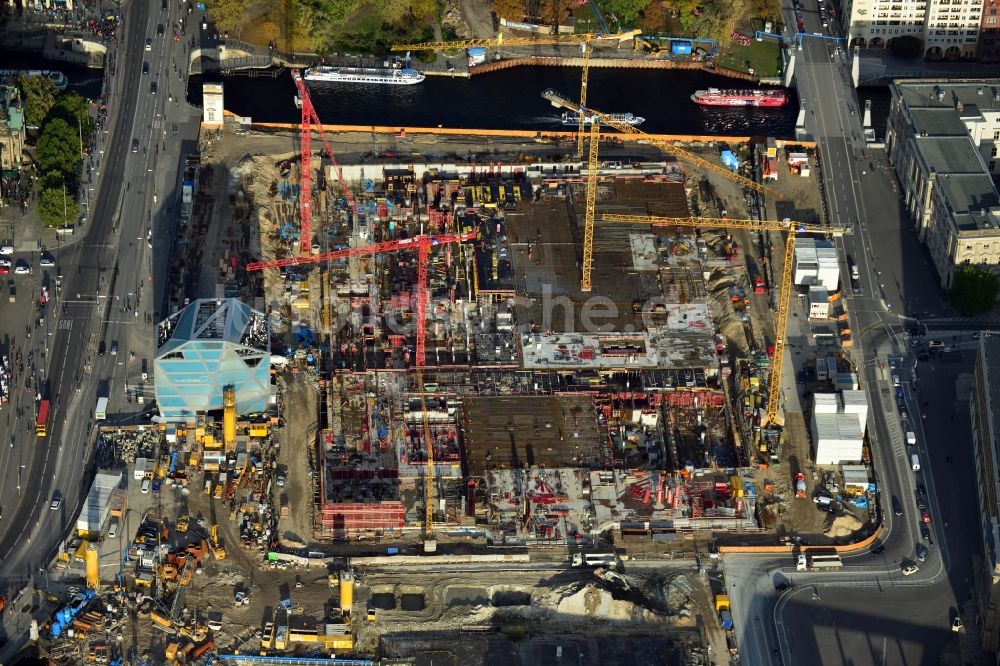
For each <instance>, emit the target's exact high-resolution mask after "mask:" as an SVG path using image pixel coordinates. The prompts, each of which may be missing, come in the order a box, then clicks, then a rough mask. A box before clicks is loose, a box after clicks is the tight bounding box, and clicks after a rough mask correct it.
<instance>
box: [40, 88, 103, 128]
mask: <svg viewBox="0 0 1000 666" xmlns="http://www.w3.org/2000/svg"><path fill="white" fill-rule="evenodd" d="M53 118H62V119H63V120H65V121H66V124H67V125H69V126H70V127H71V128H73V127H77V124H78V123H79V127H78V128H77V133H78V134H82V135H83V136H85V137H87V136H90V133H91V132H92V131H93V130H94V120H93V119H92V118H91V117H90V113H89V109H88V108H87V100H85V99H84V98H83V97H81V96H80V93H76V92H69V93H63V94H62V95H60V96H59V99H57V100H56V103H55V104H53V105H52V109H51V110H50V111H49V116H48V118H46V119H45V122H46V124H47V123H48V122H49V121H50V120H52V119H53ZM42 131H43V132H44V131H45V128H44V127H42Z"/></svg>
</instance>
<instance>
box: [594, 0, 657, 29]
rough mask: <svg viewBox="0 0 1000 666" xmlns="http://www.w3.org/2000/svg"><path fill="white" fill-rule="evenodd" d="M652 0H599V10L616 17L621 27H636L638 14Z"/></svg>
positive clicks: (639, 14)
mask: <svg viewBox="0 0 1000 666" xmlns="http://www.w3.org/2000/svg"><path fill="white" fill-rule="evenodd" d="M650 2H652V0H601V2H600V7H601V10H602V11H603V12H604V13H605V14H606V15H608V14H610V16H611V17H614V18H616V19H618V23H619V25H620V26H621V29H623V30H624V29H626V28H632V27H638V25H639V16H641V15H642V13H643V11H645V9H646V7H648V6H649V4H650Z"/></svg>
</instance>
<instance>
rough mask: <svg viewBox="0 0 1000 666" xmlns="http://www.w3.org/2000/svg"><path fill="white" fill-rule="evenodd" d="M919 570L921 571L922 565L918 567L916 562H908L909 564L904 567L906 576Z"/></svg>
mask: <svg viewBox="0 0 1000 666" xmlns="http://www.w3.org/2000/svg"><path fill="white" fill-rule="evenodd" d="M918 571H920V567H918V566H917V565H916V564H908V565H907V566H905V567H903V575H904V576H912V575H913V574H915V573H917V572H918Z"/></svg>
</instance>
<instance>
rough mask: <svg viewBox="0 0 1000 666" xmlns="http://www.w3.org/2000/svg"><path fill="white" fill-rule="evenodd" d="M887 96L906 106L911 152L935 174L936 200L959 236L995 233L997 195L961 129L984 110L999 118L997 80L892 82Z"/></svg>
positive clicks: (999, 213) (999, 209) (999, 218)
mask: <svg viewBox="0 0 1000 666" xmlns="http://www.w3.org/2000/svg"><path fill="white" fill-rule="evenodd" d="M892 91H893V97H894V99H895V98H898V99H900V100H901V101H902V102H903V103H904V104H905V105H906V109H907V115H908V117H909V119H910V122H912V125H913V140H914V146H915V149H916V152H917V154H918V156H919V158H920V160H921V161H922V162H923V164H925V165H926V166H927V168H928V169H929V170H931V171H933V172H934V173H935V174H937V186H936V188H937V189H936V192H937V196H938V197H939V198H940V200H942V201H943V202H944V204H945V205H946V206H947V207H948V209H949V210H950V211H951V213H952V218H953V219H954V221H955V225H956V226H957V228H958V230H959V231H964V232H984V231H985V232H988V231H995V230H1000V194H998V192H997V188H996V185H995V184H994V182H993V178H992V177H991V176H990V174H989V172H988V170H987V168H986V164H985V163H984V162H983V158H982V155H981V154H980V152H979V150H978V149H977V147H976V146H975V144H974V143H973V141H972V138H971V137H970V136H969V131H968V128H967V124H966V123H967V121H969V120H970V119H976V118H980V119H981V118H982V111H983V110H989V111H993V112H997V113H1000V80H998V79H991V80H968V81H947V82H945V81H928V80H919V81H900V80H897V81H894V82H893V84H892Z"/></svg>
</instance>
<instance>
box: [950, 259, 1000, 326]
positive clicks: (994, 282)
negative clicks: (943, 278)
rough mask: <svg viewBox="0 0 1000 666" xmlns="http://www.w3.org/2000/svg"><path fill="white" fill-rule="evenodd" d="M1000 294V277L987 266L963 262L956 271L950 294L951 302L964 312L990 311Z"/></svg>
mask: <svg viewBox="0 0 1000 666" xmlns="http://www.w3.org/2000/svg"><path fill="white" fill-rule="evenodd" d="M997 294H1000V278H997V276H996V275H994V274H993V273H992V272H991V271H989V270H986V269H985V268H976V267H975V266H970V265H969V264H963V265H961V266H959V267H958V270H956V271H955V278H954V280H953V281H952V283H951V293H950V294H949V295H948V298H949V300H950V301H951V304H952V305H953V306H954V307H955V308H956V309H957V310H958V311H959V312H961V313H963V314H979V313H982V312H989V311H990V310H992V309H993V306H994V305H996V302H997Z"/></svg>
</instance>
